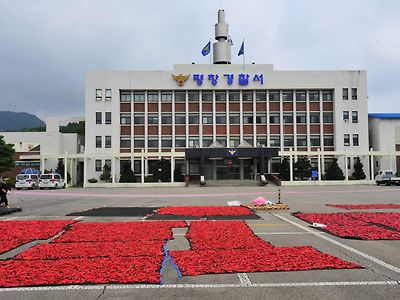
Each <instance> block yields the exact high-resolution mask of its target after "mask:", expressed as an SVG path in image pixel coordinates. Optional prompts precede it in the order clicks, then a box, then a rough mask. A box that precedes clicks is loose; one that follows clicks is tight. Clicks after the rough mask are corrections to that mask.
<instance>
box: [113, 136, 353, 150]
mask: <svg viewBox="0 0 400 300" xmlns="http://www.w3.org/2000/svg"><path fill="white" fill-rule="evenodd" d="M323 139H324V146H329V147H330V146H333V145H334V142H333V135H324V136H323ZM243 140H244V141H246V142H247V143H249V144H250V145H251V146H253V142H254V139H253V137H244V138H243ZM216 141H217V142H218V143H220V144H221V145H222V146H223V147H227V146H228V144H227V138H226V137H217V138H216ZM266 141H267V137H266V136H262V137H257V145H258V146H260V145H264V146H266V145H267V144H266ZM269 141H270V146H271V147H280V146H281V138H280V136H279V135H271V136H270V140H269ZM213 142H214V140H213V138H212V137H207V136H206V137H203V147H209V146H210V145H211V144H212V143H213ZM294 142H295V138H294V136H293V135H285V136H284V138H283V146H285V147H294V145H295V143H294ZM239 144H240V138H239V137H231V138H230V139H229V147H237V146H238V145H239ZM296 145H297V146H298V147H307V146H308V143H307V136H306V135H298V136H297V138H296ZM158 146H159V139H158V138H155V137H149V138H148V139H147V147H148V148H158ZM310 146H312V147H319V146H321V137H320V135H318V134H317V135H310ZM355 146H356V145H355ZM357 146H358V145H357ZM120 147H121V148H131V147H132V139H131V137H121V139H120ZM133 147H134V148H144V147H145V139H144V137H135V138H134V140H133ZM171 147H172V137H168V136H164V137H162V138H161V148H171ZM175 147H176V148H185V147H186V138H185V137H176V138H175ZM189 147H190V148H193V147H200V139H199V137H195V136H191V137H189Z"/></svg>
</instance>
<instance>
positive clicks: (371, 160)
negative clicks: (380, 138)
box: [369, 148, 375, 180]
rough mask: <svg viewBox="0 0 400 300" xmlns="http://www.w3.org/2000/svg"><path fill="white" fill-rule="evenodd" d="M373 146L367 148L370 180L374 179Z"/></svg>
mask: <svg viewBox="0 0 400 300" xmlns="http://www.w3.org/2000/svg"><path fill="white" fill-rule="evenodd" d="M373 150H374V149H373V148H371V149H369V151H370V155H369V178H370V179H371V180H374V179H375V178H374V173H375V172H374V154H373V153H374V152H373Z"/></svg>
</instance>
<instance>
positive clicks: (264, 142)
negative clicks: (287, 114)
mask: <svg viewBox="0 0 400 300" xmlns="http://www.w3.org/2000/svg"><path fill="white" fill-rule="evenodd" d="M266 145H267V137H266V136H257V147H261V146H263V147H265V146H266Z"/></svg>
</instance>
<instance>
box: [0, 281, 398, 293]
mask: <svg viewBox="0 0 400 300" xmlns="http://www.w3.org/2000/svg"><path fill="white" fill-rule="evenodd" d="M377 285H399V282H397V281H320V282H278V283H251V284H249V285H243V284H234V283H233V284H229V283H227V284H223V283H222V284H212V283H210V284H207V283H203V284H164V285H157V284H123V285H119V284H115V285H107V290H128V289H136V290H137V289H209V288H282V287H283V288H285V287H325V286H377ZM105 286H106V285H64V286H43V287H19V288H0V293H1V292H34V291H68V290H103V289H104V287H105Z"/></svg>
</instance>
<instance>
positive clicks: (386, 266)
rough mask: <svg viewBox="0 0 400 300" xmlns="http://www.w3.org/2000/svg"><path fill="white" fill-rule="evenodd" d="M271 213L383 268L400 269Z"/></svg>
mask: <svg viewBox="0 0 400 300" xmlns="http://www.w3.org/2000/svg"><path fill="white" fill-rule="evenodd" d="M273 215H274V216H276V217H277V218H279V219H281V220H283V221H286V222H288V223H290V224H292V225H294V226H296V227H298V228H301V229H303V230H305V231H308V232H310V233H312V234H314V235H316V236H318V237H320V238H321V239H324V240H326V241H328V242H331V243H333V244H335V245H338V246H340V247H342V248H344V249H346V250H348V251H350V252H353V253H355V254H357V255H359V256H362V257H364V258H366V259H368V260H370V261H372V262H374V263H376V264H378V265H381V266H382V267H385V268H387V269H389V270H392V271H394V272H396V273H400V269H399V268H397V267H395V266H392V265H390V264H388V263H385V262H384V261H382V260H380V259H377V258H375V257H373V256H371V255H368V254H366V253H364V252H361V251H359V250H357V249H354V248H352V247H350V246H347V245H345V244H343V243H341V242H338V241H336V240H334V239H332V238H330V237H327V236H325V235H323V234H321V233H319V232H316V231H314V230H313V229H310V228H307V227H305V226H303V225H300V224H298V223H296V222H294V221H292V220H289V219H287V218H285V217H282V215H278V214H273Z"/></svg>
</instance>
